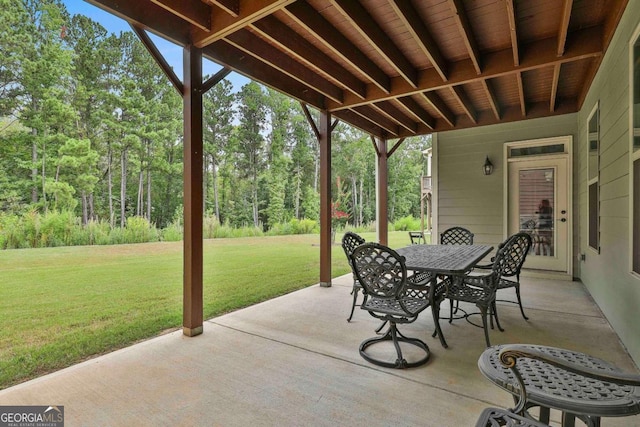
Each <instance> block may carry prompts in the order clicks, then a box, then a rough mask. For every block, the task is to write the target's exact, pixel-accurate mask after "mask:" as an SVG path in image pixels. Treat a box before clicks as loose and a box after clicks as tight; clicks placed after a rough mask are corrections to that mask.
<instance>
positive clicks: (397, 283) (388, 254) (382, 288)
mask: <svg viewBox="0 0 640 427" xmlns="http://www.w3.org/2000/svg"><path fill="white" fill-rule="evenodd" d="M351 257H352V260H353V268H354V270H355V273H356V276H357V277H358V280H359V281H360V284H361V285H362V287H363V288H364V291H365V293H366V294H368V295H369V296H371V297H375V298H381V299H394V298H398V297H399V296H400V295H401V294H402V293H403V292H404V289H405V287H406V281H407V268H406V266H405V264H404V259H403V258H402V257H401V256H400V255H399V254H398V253H397V252H396V251H394V250H393V249H391V248H388V247H386V246H384V245H380V244H378V243H365V244H363V245H361V246H358V247H357V248H356V249H355V250H354V251H353V254H352V256H351Z"/></svg>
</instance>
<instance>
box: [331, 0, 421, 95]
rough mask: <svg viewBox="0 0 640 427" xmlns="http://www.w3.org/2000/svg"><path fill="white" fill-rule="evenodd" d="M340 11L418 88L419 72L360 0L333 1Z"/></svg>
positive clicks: (390, 63)
mask: <svg viewBox="0 0 640 427" xmlns="http://www.w3.org/2000/svg"><path fill="white" fill-rule="evenodd" d="M331 1H332V3H333V4H334V5H335V6H336V7H337V8H338V9H340V11H341V12H342V13H343V14H345V15H346V16H348V17H349V19H350V21H351V22H352V23H353V25H354V26H355V28H356V29H357V30H358V32H359V33H360V35H362V36H363V37H364V38H366V39H367V40H368V41H369V43H370V44H371V46H373V47H374V48H375V49H376V50H377V51H378V53H379V54H380V55H382V56H383V57H384V58H385V59H386V60H387V62H388V63H389V65H391V66H392V67H394V68H395V69H396V71H398V73H400V75H401V76H402V77H404V79H405V80H406V81H407V82H408V83H409V84H410V85H411V86H413V87H416V86H417V78H418V77H417V72H416V69H415V68H414V67H413V65H411V63H410V62H409V60H408V59H407V58H406V57H405V56H404V55H403V54H402V51H401V50H400V49H399V48H398V47H397V46H396V45H394V44H393V41H391V39H390V38H389V36H387V35H386V33H385V32H384V31H383V30H382V28H380V26H379V25H378V24H377V23H376V21H374V20H373V18H372V17H371V15H369V13H368V12H367V10H366V9H365V8H364V7H363V6H362V5H361V4H360V2H359V1H358V0H331Z"/></svg>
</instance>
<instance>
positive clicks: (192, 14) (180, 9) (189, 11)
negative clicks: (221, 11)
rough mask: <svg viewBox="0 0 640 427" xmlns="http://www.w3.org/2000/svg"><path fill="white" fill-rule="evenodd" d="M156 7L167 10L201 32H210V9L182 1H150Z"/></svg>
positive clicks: (199, 3)
mask: <svg viewBox="0 0 640 427" xmlns="http://www.w3.org/2000/svg"><path fill="white" fill-rule="evenodd" d="M151 1H152V2H154V3H155V4H157V5H158V6H160V7H162V8H164V9H166V10H168V11H169V12H171V13H173V14H174V15H176V16H179V17H180V18H182V19H184V20H185V21H187V22H189V23H191V24H193V25H195V26H196V27H198V28H200V29H201V30H203V31H211V7H209V6H208V5H206V4H204V3H202V2H199V1H192V2H185V1H182V0H151Z"/></svg>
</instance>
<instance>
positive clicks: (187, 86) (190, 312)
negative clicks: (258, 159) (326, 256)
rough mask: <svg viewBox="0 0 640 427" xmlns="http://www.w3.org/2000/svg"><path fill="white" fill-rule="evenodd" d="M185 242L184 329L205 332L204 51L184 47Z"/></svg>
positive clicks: (188, 333) (197, 332) (184, 331)
mask: <svg viewBox="0 0 640 427" xmlns="http://www.w3.org/2000/svg"><path fill="white" fill-rule="evenodd" d="M183 62H184V92H183V100H184V101H183V108H184V144H183V145H184V148H183V149H184V189H183V191H184V245H183V252H184V253H183V264H184V277H183V312H182V313H183V314H182V331H183V333H184V334H185V335H187V336H194V335H199V334H201V333H202V321H203V298H202V265H203V251H202V247H203V241H202V237H203V235H202V216H203V209H202V201H203V191H202V182H203V181H202V176H203V172H202V164H203V163H202V158H203V157H202V147H203V142H202V140H203V136H202V90H201V85H202V52H201V51H200V49H198V48H196V47H193V46H189V47H186V48H185V49H184V61H183Z"/></svg>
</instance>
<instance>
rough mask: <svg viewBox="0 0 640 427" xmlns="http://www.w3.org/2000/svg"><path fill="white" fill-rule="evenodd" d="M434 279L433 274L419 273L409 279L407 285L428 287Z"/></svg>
mask: <svg viewBox="0 0 640 427" xmlns="http://www.w3.org/2000/svg"><path fill="white" fill-rule="evenodd" d="M431 279H433V274H432V273H429V272H428V271H419V272H417V273H415V274H413V275H411V276H409V277H407V283H408V284H410V285H417V286H424V285H428V284H429V282H431Z"/></svg>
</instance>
